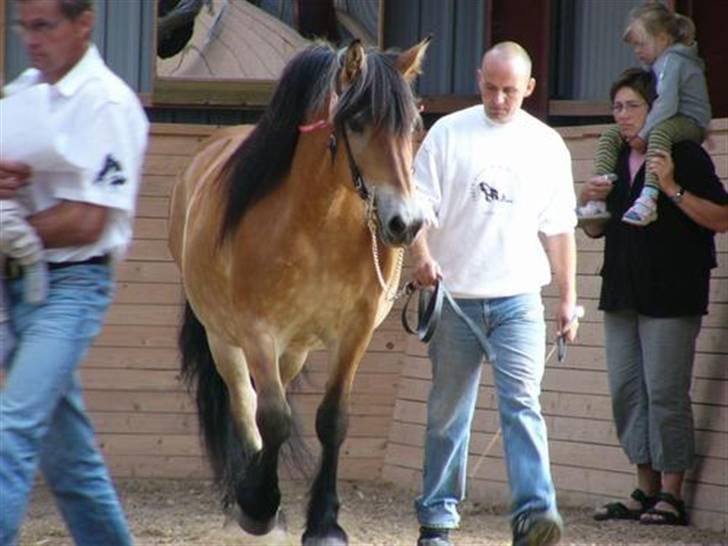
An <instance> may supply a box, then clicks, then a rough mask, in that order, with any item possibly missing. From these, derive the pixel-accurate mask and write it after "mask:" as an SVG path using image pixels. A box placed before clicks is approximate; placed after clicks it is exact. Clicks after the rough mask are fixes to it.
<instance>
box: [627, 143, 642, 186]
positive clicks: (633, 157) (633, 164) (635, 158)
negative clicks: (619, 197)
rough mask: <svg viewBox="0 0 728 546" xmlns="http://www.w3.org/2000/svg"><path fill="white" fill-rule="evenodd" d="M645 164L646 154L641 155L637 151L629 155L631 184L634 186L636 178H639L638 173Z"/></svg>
mask: <svg viewBox="0 0 728 546" xmlns="http://www.w3.org/2000/svg"><path fill="white" fill-rule="evenodd" d="M644 162H645V154H641V153H639V152H637V151H635V150H632V151H631V152H630V154H629V183H630V184H632V183H633V182H634V177H635V176H637V173H638V172H639V170H640V167H642V164H643V163H644Z"/></svg>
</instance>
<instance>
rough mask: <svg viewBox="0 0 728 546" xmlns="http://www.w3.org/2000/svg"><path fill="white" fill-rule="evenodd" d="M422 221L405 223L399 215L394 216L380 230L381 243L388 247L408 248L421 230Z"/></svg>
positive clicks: (417, 219)
mask: <svg viewBox="0 0 728 546" xmlns="http://www.w3.org/2000/svg"><path fill="white" fill-rule="evenodd" d="M422 223H423V222H422V219H421V218H415V219H413V220H411V221H409V222H406V221H405V220H404V219H403V218H402V217H401V216H400V215H398V214H397V215H394V216H393V217H392V218H390V219H389V221H388V222H387V223H386V224H384V225H383V227H382V229H381V233H380V235H381V237H382V241H383V242H384V243H385V244H387V245H389V246H409V245H410V244H411V243H412V241H414V240H415V237H417V234H418V233H419V232H420V229H421V228H422Z"/></svg>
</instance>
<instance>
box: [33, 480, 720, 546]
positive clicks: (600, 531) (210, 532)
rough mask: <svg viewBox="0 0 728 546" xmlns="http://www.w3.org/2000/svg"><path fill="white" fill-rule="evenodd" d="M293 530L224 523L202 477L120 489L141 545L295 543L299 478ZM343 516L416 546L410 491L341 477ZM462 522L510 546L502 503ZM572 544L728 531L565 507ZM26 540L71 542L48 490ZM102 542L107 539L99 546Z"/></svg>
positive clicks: (37, 495)
mask: <svg viewBox="0 0 728 546" xmlns="http://www.w3.org/2000/svg"><path fill="white" fill-rule="evenodd" d="M283 489H284V491H283V493H284V504H283V506H284V509H285V510H286V516H287V518H286V519H287V528H288V532H285V531H282V530H275V531H274V532H273V533H271V534H270V535H268V536H267V537H264V538H262V539H261V538H257V537H251V536H249V535H245V534H243V533H242V531H240V529H239V528H238V527H237V525H236V524H234V523H227V524H226V522H225V516H224V515H223V514H222V512H221V511H220V509H219V505H218V502H217V496H216V495H215V493H214V491H213V490H212V487H211V485H210V484H209V483H206V482H198V481H186V482H183V481H160V480H145V481H125V482H121V483H119V493H120V495H121V497H122V499H123V502H124V506H125V507H126V510H127V514H128V516H129V521H130V523H131V526H132V529H133V531H134V535H135V537H136V543H137V545H138V546H152V545H155V546H156V545H171V546H232V545H235V546H263V545H266V546H274V545H275V546H283V545H285V546H289V545H290V546H292V545H297V544H300V542H299V541H300V535H301V532H302V529H303V510H304V503H305V498H306V489H305V487H304V485H303V484H301V483H300V482H294V483H291V482H288V483H284V484H283ZM340 493H341V498H342V502H343V506H342V509H341V514H340V521H341V522H342V523H343V526H344V528H345V529H346V531H347V532H348V533H349V541H350V545H351V546H399V545H405V546H414V545H415V543H416V540H417V525H416V522H415V519H414V516H413V512H412V495H411V493H409V492H406V491H401V490H398V489H396V488H394V487H393V486H389V485H382V484H370V483H359V482H356V483H352V482H344V483H341V488H340ZM462 515H463V521H462V527H461V528H460V529H459V530H457V531H455V532H454V533H453V534H452V535H451V536H452V538H453V540H454V542H455V545H456V546H482V545H498V546H505V545H510V540H511V537H510V529H509V526H508V522H507V518H506V516H505V512H504V510H503V509H502V508H492V507H485V506H480V505H477V504H473V503H465V504H464V506H463V510H462ZM563 515H564V519H565V522H566V535H565V537H564V539H563V540H562V544H564V545H567V544H572V545H577V544H578V545H587V544H590V545H597V544H598V545H606V544H615V545H616V544H620V545H637V544H653V545H678V544H681V545H698V544H700V545H707V544H710V545H714V544H723V545H725V544H728V537H726V535H721V534H718V533H715V532H709V531H702V530H698V529H694V528H691V527H687V528H679V527H654V526H649V527H648V526H644V525H640V524H639V523H637V522H619V523H616V522H609V523H602V524H598V523H597V522H595V521H593V520H592V519H591V509H589V510H586V509H585V510H567V511H565V512H564V513H563ZM20 545H21V546H41V545H42V546H66V545H72V542H71V540H70V539H69V537H68V533H67V532H66V529H65V527H64V525H63V522H62V521H61V519H60V517H59V516H58V514H57V512H56V509H55V507H54V505H53V501H52V498H51V497H50V495H49V494H48V492H47V491H46V490H45V489H44V488H42V487H39V488H37V489H36V491H35V492H34V495H33V499H32V502H31V506H30V509H29V513H28V517H27V518H26V521H25V525H24V527H23V530H22V534H21V540H20ZM99 546H102V545H99Z"/></svg>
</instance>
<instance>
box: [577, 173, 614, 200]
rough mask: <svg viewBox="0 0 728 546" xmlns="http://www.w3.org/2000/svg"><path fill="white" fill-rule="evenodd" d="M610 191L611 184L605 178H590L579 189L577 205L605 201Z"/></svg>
mask: <svg viewBox="0 0 728 546" xmlns="http://www.w3.org/2000/svg"><path fill="white" fill-rule="evenodd" d="M611 191H612V182H611V181H610V180H609V179H608V178H606V177H605V176H602V175H600V176H592V177H591V178H589V179H588V180H587V181H586V182H584V184H583V185H582V187H581V192H580V193H579V204H581V205H584V204H586V203H588V202H589V201H605V200H606V199H607V195H609V192H611Z"/></svg>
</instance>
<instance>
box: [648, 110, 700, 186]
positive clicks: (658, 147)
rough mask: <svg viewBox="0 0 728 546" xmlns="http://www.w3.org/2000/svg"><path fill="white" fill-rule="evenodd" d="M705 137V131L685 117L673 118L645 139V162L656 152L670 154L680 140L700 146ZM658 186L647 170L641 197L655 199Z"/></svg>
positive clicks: (656, 128) (657, 127) (655, 178)
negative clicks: (689, 141)
mask: <svg viewBox="0 0 728 546" xmlns="http://www.w3.org/2000/svg"><path fill="white" fill-rule="evenodd" d="M704 137H705V130H704V129H703V128H702V127H700V126H699V125H698V124H697V123H695V121H693V120H692V119H691V118H689V117H686V116H680V115H677V116H673V117H671V118H670V119H668V120H665V121H663V122H662V123H660V124H659V125H657V126H656V127H655V128H654V129H653V130H652V131H650V135H649V137H648V138H647V162H648V163H649V161H650V159H652V158H653V157H655V155H656V154H657V153H658V152H666V153H668V154H669V153H672V145H673V144H674V143H675V142H680V141H682V140H692V141H694V142H697V143H698V144H700V143H701V142H703V138H704ZM659 194H660V186H659V184H658V183H657V176H656V175H655V173H653V172H650V171H649V170H648V171H647V172H646V174H645V186H644V188H643V189H642V194H641V195H642V196H644V197H649V198H650V199H657V196H658V195H659Z"/></svg>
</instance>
